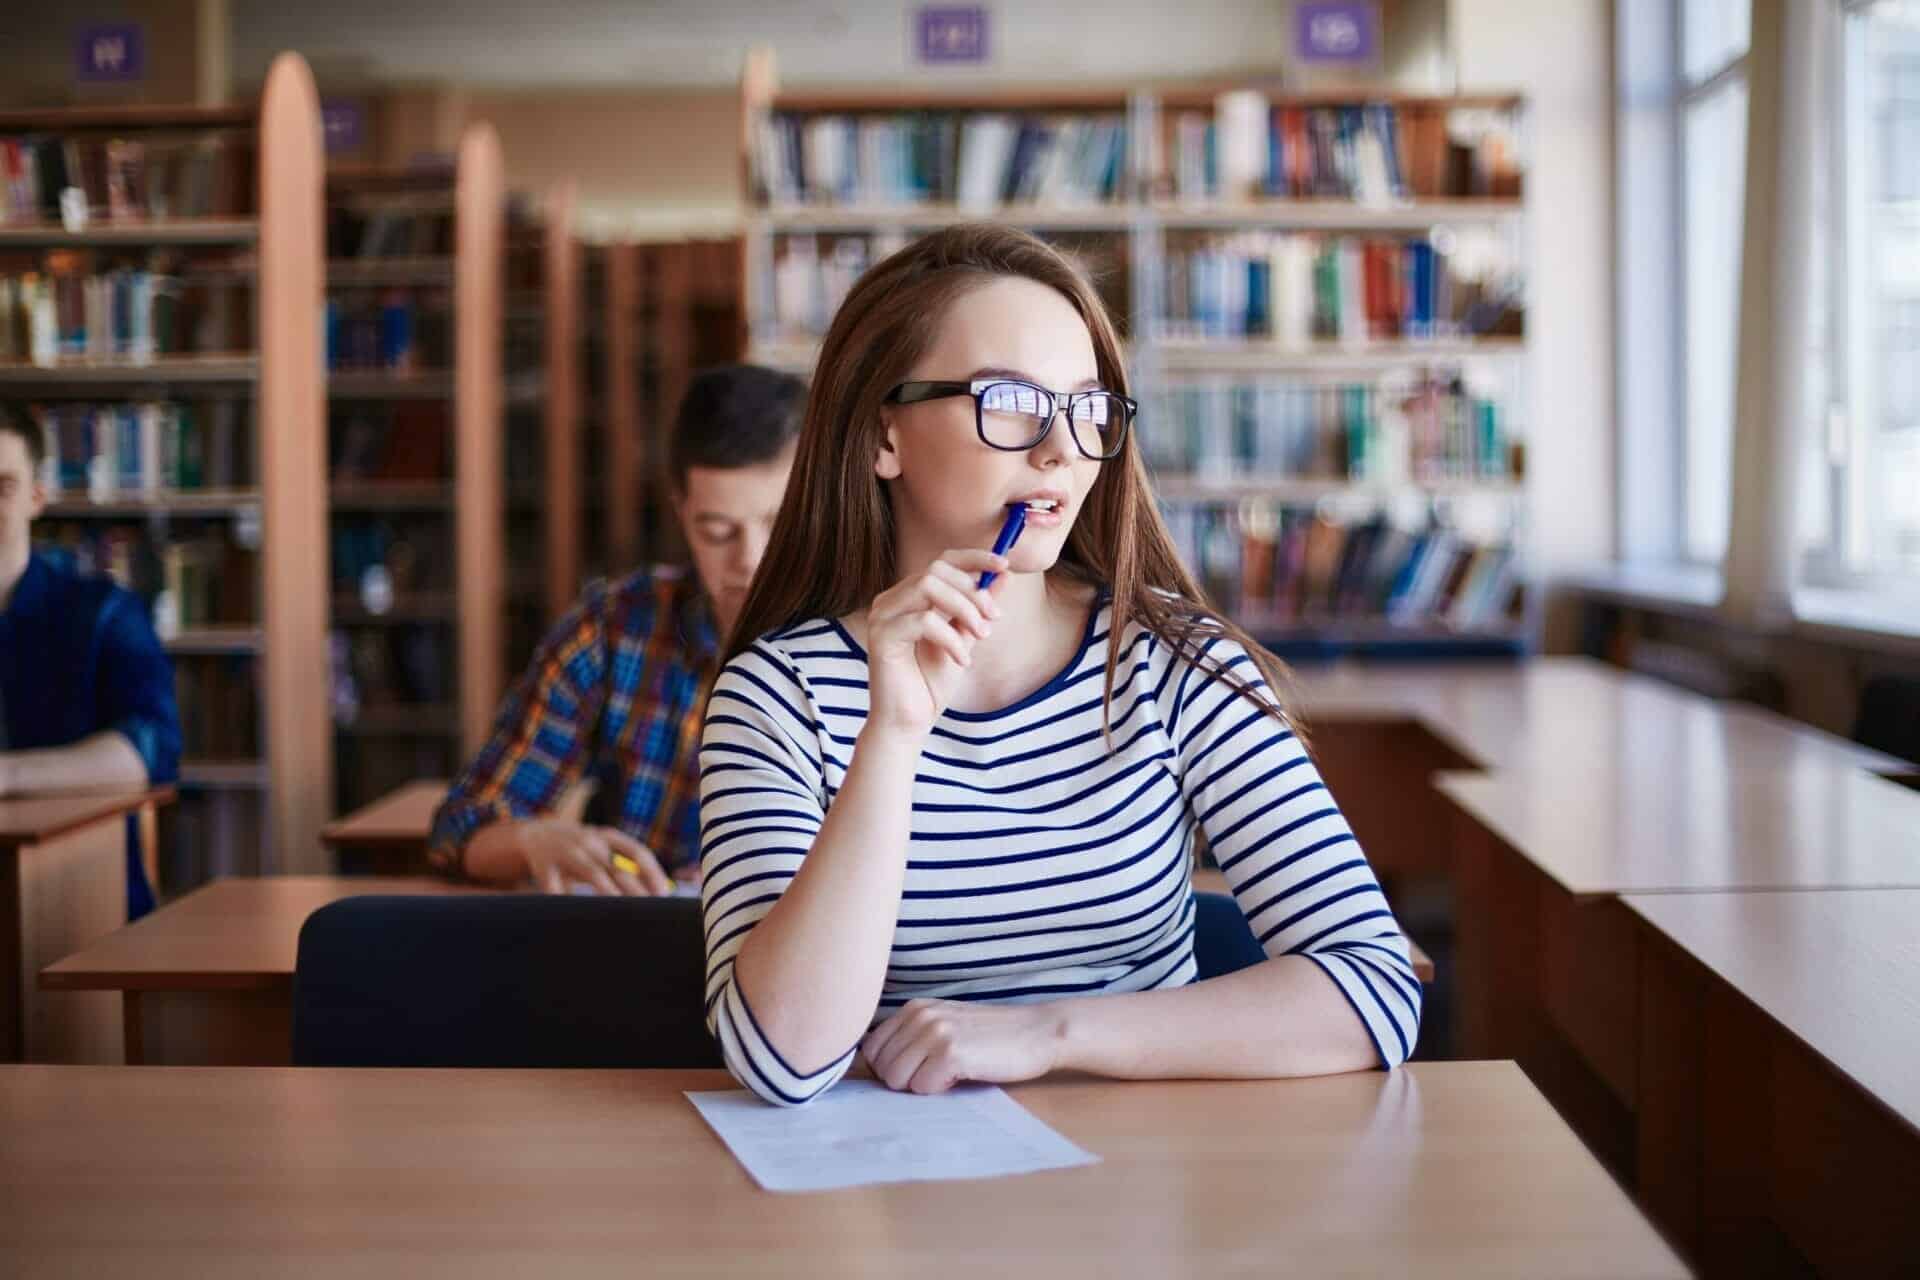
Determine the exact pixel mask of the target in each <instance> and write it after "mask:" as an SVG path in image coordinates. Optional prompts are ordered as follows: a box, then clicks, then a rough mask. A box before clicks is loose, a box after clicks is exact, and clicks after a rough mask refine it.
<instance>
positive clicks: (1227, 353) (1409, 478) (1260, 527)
mask: <svg viewBox="0 0 1920 1280" xmlns="http://www.w3.org/2000/svg"><path fill="white" fill-rule="evenodd" d="M776 78H777V77H776V75H775V73H774V69H773V66H772V59H771V55H769V54H767V53H765V52H764V51H756V53H755V54H754V55H752V56H750V58H749V61H748V69H747V73H746V75H745V76H744V77H743V80H742V95H743V100H744V101H743V106H744V109H743V120H744V126H743V139H742V152H743V169H744V171H745V174H746V181H747V183H748V197H749V200H748V202H749V207H750V209H751V211H752V212H751V213H750V216H749V218H748V222H747V237H746V239H747V263H748V282H747V289H746V292H745V304H744V305H745V307H746V309H747V312H748V315H749V320H750V331H751V346H750V349H749V354H750V358H752V359H754V360H758V361H761V362H763V363H767V364H772V365H775V366H776V367H780V368H787V369H792V370H795V371H799V372H806V371H808V370H810V369H811V368H812V365H813V361H814V358H815V355H816V353H817V350H818V344H819V340H820V338H821V336H822V335H823V334H824V333H825V330H826V326H827V324H828V322H829V320H830V319H831V317H832V315H833V312H834V310H835V309H836V308H837V307H838V305H839V303H840V301H841V299H843V298H844V297H845V296H846V293H847V291H848V289H850V288H851V287H852V285H853V282H854V281H855V280H856V279H857V278H858V277H859V276H860V274H861V273H862V272H863V271H865V270H866V268H867V267H868V266H870V265H872V264H873V263H874V262H876V261H878V260H879V259H881V258H883V257H885V256H886V255H887V254H888V253H890V252H892V251H893V250H894V249H896V248H898V247H900V246H902V245H904V244H905V243H906V242H907V241H908V240H909V239H910V238H911V237H912V236H914V235H916V234H919V233H921V232H923V231H926V230H929V229H933V228H937V227H940V226H944V225H948V224H950V223H953V222H956V221H962V220H967V219H975V218H985V219H991V220H995V221H1002V222H1006V223H1010V224H1013V225H1017V226H1021V227H1025V228H1027V229H1029V230H1032V231H1034V232H1035V233H1036V234H1039V235H1042V236H1044V237H1045V238H1047V239H1048V240H1049V241H1050V242H1052V243H1054V244H1056V245H1058V246H1060V247H1061V248H1062V249H1064V250H1065V251H1067V252H1068V253H1069V254H1071V255H1072V256H1074V257H1075V258H1076V259H1078V260H1079V261H1080V262H1081V263H1082V264H1083V265H1084V266H1085V267H1086V268H1087V269H1088V271H1089V273H1090V275H1091V277H1092V278H1093V280H1094V282H1095V284H1096V286H1097V287H1098V288H1099V289H1100V290H1101V292H1102V294H1103V296H1104V297H1105V298H1106V300H1107V303H1108V306H1109V308H1110V309H1111V310H1112V312H1113V314H1114V316H1115V318H1116V320H1117V321H1118V322H1119V324H1120V326H1121V329H1122V333H1123V336H1124V337H1125V338H1126V339H1127V346H1128V358H1129V372H1130V375H1131V378H1132V381H1133V389H1134V393H1135V395H1136V397H1137V398H1138V399H1140V401H1141V403H1142V410H1141V415H1140V419H1139V424H1138V430H1139V440H1140V445H1141V447H1142V449H1143V451H1144V453H1145V455H1146V458H1147V460H1148V462H1149V465H1150V467H1151V469H1152V471H1153V474H1154V478H1155V485H1156V492H1157V494H1158V495H1159V498H1160V501H1161V505H1162V508H1163V510H1164V512H1165V515H1166V517H1167V520H1168V522H1169V525H1170V527H1171V528H1172V529H1173V531H1174V534H1175V536H1176V538H1177V539H1178V540H1179V542H1180V545H1181V547H1182V550H1183V551H1184V553H1185V554H1186V557H1187V560H1188V563H1189V565H1190V566H1191V567H1192V568H1193V569H1194V571H1195V573H1196V574H1197V575H1198V576H1199V577H1200V578H1201V579H1202V581H1203V582H1204V583H1205V584H1206V586H1207V589H1208V591H1209V594H1210V595H1211V597H1212V598H1213V601H1214V603H1215V604H1216V606H1218V607H1220V608H1222V609H1225V610H1227V611H1228V612H1229V613H1230V614H1232V616H1234V617H1235V618H1236V619H1237V620H1239V621H1241V622H1242V623H1244V624H1245V625H1247V626H1248V627H1249V629H1251V630H1253V631H1254V632H1255V634H1256V635H1258V636H1259V637H1260V638H1261V639H1262V640H1263V641H1264V642H1266V643H1268V644H1269V645H1270V646H1272V647H1273V648H1275V650H1276V651H1277V652H1280V653H1281V654H1282V655H1283V656H1291V657H1299V658H1303V659H1313V658H1331V657H1338V656H1343V655H1367V656H1396V655H1405V656H1432V655H1437V654H1486V653H1500V654H1511V653H1517V652H1522V651H1524V649H1525V648H1526V647H1527V646H1528V645H1529V644H1530V643H1531V642H1532V639H1533V636H1534V634H1535V626H1534V623H1533V612H1532V600H1531V595H1532V594H1533V593H1530V592H1529V591H1527V590H1526V587H1525V580H1526V558H1525V542H1526V530H1527V518H1526V517H1527V502H1526V492H1527V482H1526V443H1525V441H1526V426H1527V424H1526V422H1525V414H1524V412H1523V406H1524V405H1525V404H1526V403H1527V398H1528V386H1527V382H1526V363H1527V362H1526V359H1525V356H1526V324H1525V266H1526V264H1525V261H1524V252H1523V250H1524V243H1525V241H1524V231H1525V199H1524V190H1523V181H1522V171H1523V161H1522V152H1521V142H1522V138H1523V132H1524V123H1525V121H1524V117H1525V104H1524V102H1523V100H1522V99H1520V98H1519V97H1517V96H1514V95H1510V94H1474V95H1452V96H1446V97H1426V96H1418V95H1408V94H1403V93H1394V92H1378V93H1370V92H1366V91H1364V90H1341V91H1329V92H1318V93H1309V94H1293V93H1287V92H1284V91H1282V90H1279V89H1276V88H1271V87H1266V88H1262V87H1249V86H1246V85H1228V86H1198V87H1195V86H1174V87H1168V88H1163V89H1150V90H1145V91H1138V92H1133V93H1115V94H1112V95H1101V94H1098V93H1078V94H1061V93H1057V92H1054V91H1051V90H1049V89H1038V90H1035V91H1034V92H1031V93H1023V92H1020V91H1018V90H1016V89H1007V90H996V91H994V92H993V93H991V94H989V95H984V96H978V97H972V98H959V97H953V98H948V97H938V96H930V95H926V94H911V93H901V94H892V93H876V94H872V95H862V94H854V93H841V94H832V95H809V94H784V93H781V92H780V91H779V89H778V86H777V84H776Z"/></svg>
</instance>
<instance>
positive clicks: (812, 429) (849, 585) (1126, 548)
mask: <svg viewBox="0 0 1920 1280" xmlns="http://www.w3.org/2000/svg"><path fill="white" fill-rule="evenodd" d="M1003 278H1018V279H1026V280H1033V281H1036V282H1038V283H1040V284H1043V285H1046V286H1047V287H1048V288H1050V289H1053V290H1055V291H1056V292H1058V293H1059V294H1061V295H1062V296H1063V297H1065V298H1066V299H1067V301H1068V302H1070V303H1072V304H1073V307H1074V309H1075V310H1076V311H1078V312H1079V313H1080V318H1081V319H1082V320H1084V321H1085V322H1086V325H1087V332H1088V334H1089V335H1090V336H1091V337H1092V339H1093V352H1094V358H1095V361H1096V363H1097V365H1098V369H1099V378H1100V385H1102V386H1104V387H1106V388H1107V389H1108V390H1110V391H1118V392H1121V393H1122V394H1125V393H1126V391H1127V371H1126V368H1125V367H1124V365H1123V364H1122V361H1121V358H1120V339H1119V336H1118V335H1117V334H1116V333H1115V331H1114V327H1113V321H1112V319H1111V318H1110V317H1109V316H1108V315H1107V311H1106V307H1105V306H1104V304H1102V302H1101V301H1100V296H1099V294H1098V293H1096V292H1095V291H1094V288H1093V286H1092V284H1090V283H1089V282H1088V280H1087V278H1086V277H1085V276H1084V275H1083V274H1082V273H1081V271H1080V269H1079V268H1078V267H1076V266H1075V265H1074V264H1073V263H1072V262H1071V261H1069V260H1068V259H1067V258H1066V257H1064V256H1063V255H1062V254H1061V253H1060V252H1059V251H1058V250H1056V249H1054V248H1053V247H1052V246H1051V245H1049V244H1047V243H1046V242H1045V241H1043V240H1040V239H1038V238H1037V237H1035V236H1032V235H1029V234H1027V233H1026V232H1024V231H1018V230H1014V229H1013V228H1010V227H1004V226H999V225H997V224H993V223H973V224H964V225H960V226H954V227H950V228H947V229H946V230H943V231H936V232H934V233H933V234H931V235H928V236H924V237H922V238H921V239H919V240H916V241H915V242H914V243H912V244H910V245H908V246H907V247H906V248H904V249H902V250H900V251H899V252H898V253H895V254H894V255H893V256H891V257H889V258H887V259H886V260H885V261H883V262H881V263H879V264H877V265H876V266H874V267H873V268H872V269H871V270H869V271H868V272H867V273H866V274H865V275H863V276H861V277H860V280H859V282H858V283H856V284H855V285H854V287H853V289H852V291H851V292H850V293H848V294H847V298H846V301H845V302H843V303H842V304H841V305H840V310H839V311H838V312H837V313H836V314H835V315H834V317H833V324H832V325H831V326H830V327H829V328H828V330H827V337H826V341H825V342H824V343H823V344H822V345H821V348H820V359H819V364H818V367H817V368H816V369H815V372H814V376H813V385H812V388H811V390H810V391H809V393H808V396H807V411H806V417H805V420H804V421H803V422H802V424H801V427H800V443H799V449H798V452H797V454H796V455H795V458H794V463H793V476H792V478H791V479H790V480H789V481H788V482H787V492H786V497H785V498H784V499H783V500H782V501H781V503H780V514H779V516H778V518H777V519H776V520H775V522H774V527H773V533H772V535H771V536H770V537H769V539H768V542H767V553H766V558H765V559H763V560H762V561H761V562H760V568H759V571H758V572H757V573H755V574H754V576H753V586H752V588H751V589H750V590H749V591H748V593H747V600H746V604H745V605H744V606H743V607H742V609H741V612H740V617H739V619H738V620H737V621H736V622H735V623H734V627H733V631H732V633H731V635H730V636H729V637H728V642H727V648H726V658H727V660H729V661H731V660H732V659H733V658H734V657H735V656H737V655H738V654H740V653H742V652H744V651H745V650H746V649H747V647H748V646H749V645H750V644H752V643H753V641H754V640H755V639H757V638H758V637H760V636H763V635H766V634H767V633H768V632H771V631H778V630H780V629H781V628H783V627H787V626H791V625H793V624H794V623H797V622H802V621H806V620H808V619H812V618H838V617H841V616H843V615H845V614H848V613H852V612H854V611H855V610H857V609H863V608H865V607H866V606H867V605H868V604H870V603H871V602H872V600H873V598H874V597H875V596H877V595H879V594H880V593H881V592H883V591H885V590H886V589H887V588H889V587H891V586H892V585H893V584H894V583H895V582H897V581H898V580H899V578H900V577H901V570H900V566H899V565H897V564H896V563H894V520H893V508H892V506H891V504H890V501H889V499H888V495H887V491H886V488H885V486H884V485H883V484H882V483H881V480H880V478H879V477H878V476H876V475H875V474H874V470H873V462H874V458H875V457H876V456H877V455H878V452H879V449H880V446H881V444H882V443H883V442H884V428H883V426H882V424H881V418H880V408H881V403H882V401H883V399H884V398H885V396H886V395H887V393H888V391H890V390H891V389H892V388H893V387H894V386H895V384H897V383H898V382H900V381H901V380H902V379H903V378H905V377H906V376H907V373H908V371H909V370H910V369H912V367H913V366H914V364H915V363H916V362H917V361H918V360H919V359H920V357H921V356H922V355H923V354H924V353H925V352H926V350H927V348H928V347H929V346H931V345H932V342H933V338H934V334H935V331H936V327H937V326H938V325H939V324H940V322H941V320H942V318H943V317H944V316H945V314H946V311H947V308H948V306H949V305H950V304H951V303H952V302H953V301H954V299H956V298H957V297H959V296H960V295H961V294H963V293H965V292H966V291H968V290H971V289H974V288H978V287H979V286H981V285H984V284H987V283H989V282H991V281H993V280H995V279H1003ZM1149 429H1151V428H1150V427H1149ZM1056 571H1057V572H1060V573H1062V574H1064V575H1066V576H1067V577H1069V578H1071V579H1073V580H1075V581H1078V582H1082V583H1085V584H1087V585H1090V586H1094V587H1104V588H1107V589H1108V590H1110V591H1111V593H1112V597H1111V601H1112V609H1113V628H1112V636H1113V639H1112V641H1111V643H1110V644H1109V645H1108V649H1107V671H1106V683H1105V696H1106V704H1107V705H1106V715H1107V717H1108V718H1109V720H1110V718H1111V715H1112V701H1113V684H1114V677H1115V673H1116V671H1117V670H1118V667H1119V661H1120V652H1121V648H1122V645H1121V643H1120V639H1121V637H1122V636H1123V635H1124V634H1125V632H1126V628H1127V626H1128V624H1129V623H1133V622H1137V623H1139V624H1140V626H1142V627H1143V628H1145V629H1146V630H1147V631H1149V632H1152V633H1153V634H1154V635H1155V636H1157V637H1159V639H1160V640H1161V642H1162V643H1164V644H1166V645H1168V646H1169V647H1170V648H1171V649H1172V650H1173V651H1174V652H1175V653H1177V654H1179V655H1181V656H1182V657H1184V658H1186V659H1187V660H1188V661H1190V662H1194V663H1196V664H1197V665H1198V666H1200V668H1201V671H1202V674H1203V675H1205V676H1206V677H1207V678H1209V679H1217V680H1222V681H1224V682H1226V683H1227V684H1228V685H1230V686H1231V687H1232V688H1233V689H1234V690H1235V691H1236V692H1237V693H1239V694H1240V696H1242V697H1244V698H1246V699H1247V700H1248V701H1250V702H1253V703H1254V704H1255V705H1256V706H1260V707H1262V708H1263V709H1266V710H1268V711H1269V712H1270V713H1271V714H1273V715H1274V716H1275V718H1276V719H1286V718H1287V717H1284V716H1283V715H1282V713H1281V712H1280V711H1279V710H1278V709H1277V708H1275V707H1274V706H1273V705H1272V704H1270V703H1267V702H1265V701H1264V700H1262V699H1261V698H1260V697H1259V695H1258V694H1257V693H1256V692H1255V691H1254V689H1253V686H1252V684H1251V683H1250V682H1249V681H1247V680H1246V679H1244V678H1243V677H1241V676H1240V674H1239V673H1238V672H1233V671H1225V670H1223V669H1222V668H1221V666H1220V664H1219V663H1217V662H1215V661H1214V660H1213V659H1211V658H1206V659H1202V658H1201V656H1200V651H1201V649H1202V648H1204V647H1205V645H1206V644H1207V643H1208V641H1210V640H1211V639H1213V638H1215V637H1217V636H1227V637H1230V638H1232V639H1234V640H1237V641H1238V642H1239V643H1240V644H1241V645H1242V646H1244V647H1245V649H1246V651H1247V653H1248V654H1249V655H1250V656H1251V657H1252V658H1253V661H1254V665H1255V666H1256V667H1257V668H1258V669H1259V671H1260V674H1261V675H1262V676H1263V677H1265V679H1266V682H1267V685H1268V687H1269V688H1270V689H1271V690H1272V691H1273V696H1274V698H1275V699H1276V700H1278V699H1279V698H1280V697H1281V695H1282V693H1283V691H1285V690H1286V689H1287V688H1288V687H1289V684H1290V680H1289V676H1288V673H1287V669H1286V667H1285V666H1284V665H1283V664H1282V663H1281V662H1280V660H1279V659H1278V658H1276V657H1274V656H1273V655H1272V654H1270V653H1268V652H1267V651H1266V650H1265V649H1263V648H1261V647H1260V646H1259V644H1257V643H1256V642H1255V641H1254V640H1253V638H1252V637H1251V636H1249V635H1247V633H1246V632H1244V631H1243V630H1241V629H1240V628H1239V627H1237V626H1235V625H1234V624H1233V623H1231V622H1229V621H1226V620H1225V619H1224V618H1223V617H1222V616H1221V615H1220V614H1219V613H1218V612H1217V611H1216V610H1214V609H1212V608H1211V607H1210V606H1209V604H1208V602H1207V599H1206V596H1205V593H1204V592H1203V591H1202V590H1201V588H1200V585H1199V583H1197V582H1196V581H1195V580H1194V578H1193V575H1192V574H1191V573H1189V572H1188V571H1187V569H1186V566H1185V565H1183V564H1181V562H1180V557H1179V554H1178V553H1177V552H1176V551H1175V550H1174V545H1173V539H1172V537H1171V536H1170V535H1169V534H1168V533H1167V527H1166V524H1165V523H1164V522H1163V521H1162V520H1161V518H1160V511H1159V508H1158V507H1157V506H1156V505H1155V504H1154V501H1153V494H1152V491H1151V489H1150V488H1149V487H1148V483H1147V471H1146V465H1145V463H1144V462H1142V461H1141V458H1140V452H1139V450H1138V448H1137V447H1136V445H1135V442H1134V438H1133V433H1131V432H1129V433H1128V438H1127V441H1126V445H1125V447H1124V449H1123V451H1122V452H1121V454H1120V455H1119V456H1118V457H1116V458H1112V459H1109V460H1108V461H1107V462H1106V463H1105V464H1104V465H1102V467H1101V469H1100V476H1099V478H1098V479H1097V480H1096V481H1095V482H1094V485H1093V488H1092V490H1091V491H1090V492H1089V493H1088V495H1087V501H1086V507H1085V509H1084V510H1083V511H1082V512H1081V513H1080V518H1079V519H1078V520H1077V521H1076V522H1075V523H1074V525H1073V529H1072V532H1071V533H1070V534H1069V535H1068V537H1067V544H1066V546H1065V548H1063V550H1062V551H1061V555H1060V559H1059V561H1058V564H1057V566H1056ZM1290 727H1292V728H1294V729H1295V730H1296V732H1297V731H1298V730H1299V726H1298V725H1297V724H1290Z"/></svg>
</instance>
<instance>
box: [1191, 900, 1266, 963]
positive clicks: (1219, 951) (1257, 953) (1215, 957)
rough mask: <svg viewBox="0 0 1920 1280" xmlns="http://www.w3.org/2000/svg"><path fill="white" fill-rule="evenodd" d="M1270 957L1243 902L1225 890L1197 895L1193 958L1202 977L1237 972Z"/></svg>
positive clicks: (1194, 910) (1194, 908)
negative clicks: (1250, 923)
mask: <svg viewBox="0 0 1920 1280" xmlns="http://www.w3.org/2000/svg"><path fill="white" fill-rule="evenodd" d="M1266 958H1267V953H1266V952H1264V951H1262V950H1261V949H1260V943H1259V941H1258V940H1256V939H1255V938H1254V936H1253V930H1252V929H1250V928H1248V927H1247V918H1246V917H1245V916H1243V915H1241V914H1240V904H1239V903H1237V902H1235V901H1234V900H1233V898H1232V897H1231V896H1230V895H1228V894H1224V893H1195V894H1194V895H1193V961H1194V964H1195V965H1197V966H1198V967H1199V970H1200V979H1201V980H1202V981H1205V980H1206V979H1208V978H1217V977H1219V976H1220V975H1221V974H1223V973H1237V972H1239V971H1240V970H1242V969H1245V968H1247V967H1248V966H1250V965H1256V964H1259V963H1260V962H1261V961H1262V960H1265V959H1266Z"/></svg>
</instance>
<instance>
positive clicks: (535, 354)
mask: <svg viewBox="0 0 1920 1280" xmlns="http://www.w3.org/2000/svg"><path fill="white" fill-rule="evenodd" d="M577 204H578V197H577V194H576V189H575V187H574V184H572V183H571V182H564V183H561V184H559V185H557V186H555V187H554V188H552V189H551V190H549V191H546V192H544V193H542V194H540V195H539V196H537V197H535V196H523V195H517V196H516V197H515V198H514V199H513V200H511V201H509V204H508V214H507V245H506V251H507V259H506V261H507V266H506V282H505V312H504V315H505V339H506V340H505V345H504V360H505V365H506V374H507V400H506V404H507V414H506V439H505V446H506V454H505V459H506V491H505V501H506V505H505V510H504V511H503V513H502V519H503V522H504V527H505V528H506V530H507V537H506V546H507V560H506V565H507V568H506V600H507V606H506V607H507V624H506V647H505V650H504V664H505V670H506V672H507V675H508V678H511V677H512V676H514V675H517V674H518V673H519V672H520V671H521V670H522V669H523V668H524V667H525V666H526V664H527V662H528V660H529V659H530V658H531V657H532V654H533V650H534V648H535V646H536V645H537V644H538V643H539V641H540V638H541V637H542V636H543V635H544V634H545V633H546V631H547V629H548V627H549V626H551V624H552V623H553V622H554V621H555V620H556V619H558V618H559V617H560V615H561V614H562V613H563V612H565V610H566V609H567V608H568V607H569V606H570V605H571V604H572V603H573V600H574V597H575V596H576V594H577V593H578V591H579V587H580V584H581V582H582V581H583V551H582V543H583V539H584V538H585V537H586V533H585V531H584V529H583V526H584V525H585V524H586V523H587V521H588V518H589V517H588V516H587V514H586V513H584V512H583V511H582V510H581V499H582V483H583V476H584V475H585V474H586V473H587V472H590V471H594V470H596V469H597V468H598V466H599V465H600V464H599V463H598V461H597V460H596V455H595V453H594V451H593V450H591V449H588V448H586V447H585V446H584V443H583V441H584V431H585V423H584V418H585V405H584V402H583V401H584V392H583V387H582V372H581V369H582V364H583V362H584V356H583V353H582V350H581V344H582V342H583V341H584V339H583V337H582V333H583V329H582V323H583V316H584V312H585V309H586V300H585V289H586V285H585V269H584V261H585V247H584V246H583V245H582V244H581V242H580V241H579V239H578V238H577V237H576V235H575V233H574V223H575V210H576V208H577Z"/></svg>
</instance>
